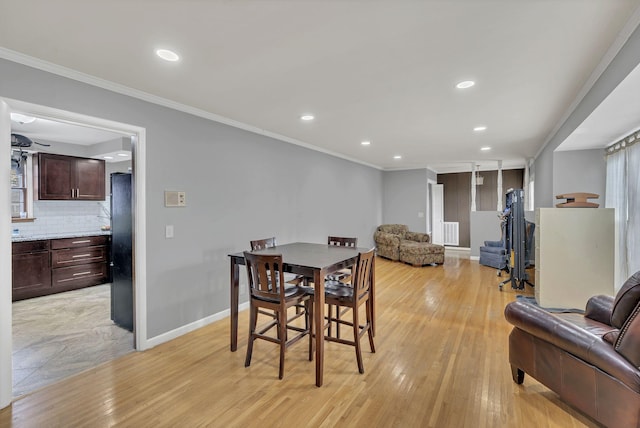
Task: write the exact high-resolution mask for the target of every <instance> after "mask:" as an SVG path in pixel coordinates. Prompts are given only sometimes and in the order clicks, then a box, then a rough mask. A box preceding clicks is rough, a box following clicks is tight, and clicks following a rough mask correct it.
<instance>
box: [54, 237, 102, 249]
mask: <svg viewBox="0 0 640 428" xmlns="http://www.w3.org/2000/svg"><path fill="white" fill-rule="evenodd" d="M108 241H109V237H108V236H106V235H100V236H82V237H78V238H63V239H52V240H51V249H52V250H57V249H59V248H76V247H93V246H95V245H106V244H107V242H108Z"/></svg>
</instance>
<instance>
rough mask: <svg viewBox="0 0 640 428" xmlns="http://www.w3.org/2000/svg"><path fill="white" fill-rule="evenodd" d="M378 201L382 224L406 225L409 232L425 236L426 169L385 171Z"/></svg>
mask: <svg viewBox="0 0 640 428" xmlns="http://www.w3.org/2000/svg"><path fill="white" fill-rule="evenodd" d="M382 201H383V204H382V206H383V210H382V223H385V224H387V223H399V224H406V225H407V226H409V230H411V231H413V232H422V233H426V231H427V219H426V216H427V170H426V169H412V170H407V171H385V172H384V173H383V196H382ZM420 213H422V217H420Z"/></svg>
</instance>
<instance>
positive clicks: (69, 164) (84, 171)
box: [34, 153, 105, 201]
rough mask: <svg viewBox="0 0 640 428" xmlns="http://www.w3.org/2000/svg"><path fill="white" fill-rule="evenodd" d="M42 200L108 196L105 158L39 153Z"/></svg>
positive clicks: (37, 174) (38, 192)
mask: <svg viewBox="0 0 640 428" xmlns="http://www.w3.org/2000/svg"><path fill="white" fill-rule="evenodd" d="M34 165H35V168H34V169H35V174H34V178H35V180H34V183H35V185H36V186H37V189H36V195H37V197H38V199H41V200H82V201H104V200H105V168H104V160H99V159H87V158H79V157H75V156H63V155H55V154H51V153H39V154H38V155H37V162H34Z"/></svg>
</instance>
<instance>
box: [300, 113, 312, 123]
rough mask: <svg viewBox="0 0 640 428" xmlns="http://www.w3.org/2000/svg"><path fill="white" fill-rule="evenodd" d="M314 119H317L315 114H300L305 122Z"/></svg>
mask: <svg viewBox="0 0 640 428" xmlns="http://www.w3.org/2000/svg"><path fill="white" fill-rule="evenodd" d="M313 119H315V116H314V115H312V114H303V115H302V116H300V120H304V121H305V122H308V121H310V120H313Z"/></svg>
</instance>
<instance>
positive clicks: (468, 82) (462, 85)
mask: <svg viewBox="0 0 640 428" xmlns="http://www.w3.org/2000/svg"><path fill="white" fill-rule="evenodd" d="M475 84H476V82H474V81H473V80H463V81H462V82H460V83H458V84H457V85H456V88H458V89H467V88H470V87H472V86H473V85H475Z"/></svg>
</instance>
